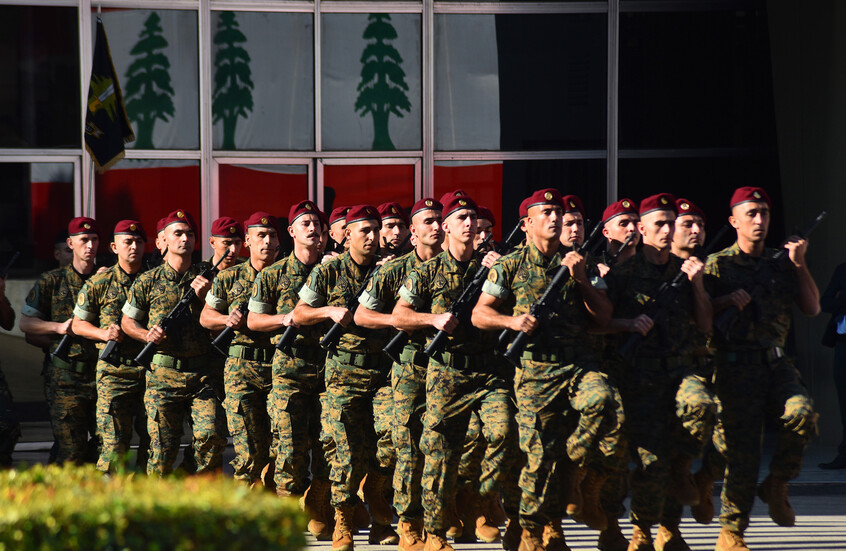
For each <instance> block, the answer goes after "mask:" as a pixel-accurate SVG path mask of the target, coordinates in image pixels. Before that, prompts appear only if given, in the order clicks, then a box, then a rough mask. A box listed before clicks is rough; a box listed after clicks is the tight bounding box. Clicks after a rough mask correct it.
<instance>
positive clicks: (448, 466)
mask: <svg viewBox="0 0 846 551" xmlns="http://www.w3.org/2000/svg"><path fill="white" fill-rule="evenodd" d="M447 199H448V200H447V202H446V203H445V204H444V209H443V215H444V216H443V218H444V229H445V232H446V234H447V235H448V236H449V245H448V248H447V250H445V251H443V252H441V253H439V254H438V255H437V256H435V258H433V259H431V260H429V261H428V262H426V263H425V264H423V265H422V266H420V267H419V268H417V269H415V270H412V271H411V273H410V274H409V275H408V277H407V278H406V281H405V283H404V285H403V287H402V288H401V289H400V298H399V300H398V301H397V304H396V307H395V308H394V312H393V319H394V324H395V325H396V327H397V328H398V329H400V330H403V331H407V332H409V333H413V332H415V331H420V332H422V333H423V335H425V336H426V338H427V341H429V342H431V339H432V338H433V337H434V335H435V333H437V332H438V331H440V330H443V331H445V332H446V333H448V334H449V337H448V339H447V344H446V346H445V348H444V351H443V352H439V353H435V354H434V355H432V356H431V357H430V359H429V366H428V369H427V373H426V388H427V393H426V416H425V426H424V429H423V436H422V438H421V444H420V445H421V450H422V451H423V453H424V454H425V460H424V467H423V488H424V494H423V508H424V527H425V529H426V534H427V535H426V544H425V549H426V550H429V551H439V550H441V549H447V550H449V549H452V547H451V546H450V545H449V544H448V543H447V541H446V539H445V537H446V530H447V528H448V524H449V518H448V516H449V511H448V507H449V504H450V503H451V500H452V496H454V495H455V492H456V485H457V477H458V465H459V460H460V455H461V453H460V452H461V449H462V445H463V443H464V442H465V440H466V437H467V428H468V424H469V421H470V417H471V415H472V413H473V412H474V411H475V412H477V413H478V415H479V417H480V419H481V421H482V425H483V434H484V436H485V440H486V444H487V448H486V451H485V461H484V462H483V468H484V472H483V473H482V477H481V480H480V481H479V487H478V489H476V491H477V492H478V494H479V495H481V497H482V498H488V497H490V496H498V495H499V489H500V487H501V486H502V482H503V478H504V477H505V476H506V474H507V473H508V472H509V469H510V465H509V464H508V463H509V461H510V460H512V459H513V454H512V453H510V452H509V446H513V445H514V444H516V442H515V437H516V434H515V432H516V431H515V430H514V427H513V426H512V422H511V416H512V411H511V407H510V394H509V386H510V385H509V382H508V381H507V380H506V379H505V378H504V377H502V376H501V375H500V374H499V373H496V370H495V369H494V368H493V366H491V365H490V363H489V362H487V361H486V360H485V357H484V355H482V354H481V351H482V350H483V348H484V345H483V344H482V343H481V342H480V340H481V339H480V333H479V331H478V330H477V329H476V328H474V327H472V326H471V325H470V324H469V323H468V321H469V320H467V319H464V320H463V321H461V322H459V319H458V318H457V317H456V316H455V315H453V314H452V313H450V307H451V306H452V304H453V302H454V301H455V300H457V299H458V297H459V296H460V295H461V293H462V291H463V289H464V288H465V286H466V285H467V284H469V283H470V281H471V280H472V279H473V277H474V276H475V274H476V272H477V271H478V270H479V269H480V267H481V266H480V261H479V259H478V258H477V257H476V256H474V250H473V240H474V238H475V234H476V210H477V207H476V203H475V201H473V200H472V199H471V198H470V197H467V196H466V195H461V196H457V195H452V196H451V197H448V198H447ZM483 262H484V263H485V264H484V265H485V266H487V267H489V266H490V265H491V264H492V263H493V255H488V256H486V257H485V259H484V261H483Z"/></svg>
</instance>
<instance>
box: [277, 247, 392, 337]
mask: <svg viewBox="0 0 846 551" xmlns="http://www.w3.org/2000/svg"><path fill="white" fill-rule="evenodd" d="M379 268H381V266H376V265H375V263H374V266H373V268H371V269H370V271H369V272H367V275H366V276H364V280H363V281H362V282H361V285H360V286H359V288H358V289H356V291H355V294H354V295H353V296H352V297H350V299H349V300H347V304H346V306H344V307H345V308H346V309H347V310H348V311H349V313H350V315H355V311H356V309H357V308H358V297H360V296H361V294H362V293H363V292H364V289H365V288H366V287H367V283H368V282H369V281H370V278H372V277H373V276H374V275H376V272H378V271H379ZM344 330H345V327H344V326H343V325H341V324H340V323H337V322H335V324H333V325H332V327H330V328H329V331H327V332H326V334H325V335H323V338H322V339H320V346H322V347H323V348H324V349H326V350H330V349H333V348H335V347H336V346H338V341H339V340H341V335H343V334H344ZM279 342H280V343H281V342H282V341H281V340H280V341H279Z"/></svg>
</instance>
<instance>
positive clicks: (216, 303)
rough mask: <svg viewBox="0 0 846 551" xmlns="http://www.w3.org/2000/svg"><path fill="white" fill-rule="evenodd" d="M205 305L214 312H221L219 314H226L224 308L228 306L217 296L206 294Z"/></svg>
mask: <svg viewBox="0 0 846 551" xmlns="http://www.w3.org/2000/svg"><path fill="white" fill-rule="evenodd" d="M206 304H208V305H209V306H211V307H212V308H214V309H215V310H217V311H218V312H221V313H226V307H227V306H229V304H228V303H227V302H226V300H224V299H222V298H220V297H218V296H215V295H214V294H212V293H207V294H206Z"/></svg>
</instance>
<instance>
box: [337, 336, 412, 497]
mask: <svg viewBox="0 0 846 551" xmlns="http://www.w3.org/2000/svg"><path fill="white" fill-rule="evenodd" d="M341 354H342V355H341V357H343V355H345V354H346V353H341ZM338 358H339V356H338V355H337V354H333V353H329V354H328V355H327V357H326V397H325V401H324V407H323V428H324V430H325V431H326V432H327V436H326V438H325V439H324V440H325V442H324V446H325V445H326V442H328V443H329V444H330V445H331V444H334V450H335V451H334V454H332V455H328V454H327V457H326V459H327V461H328V462H329V463H330V475H329V480H330V481H331V482H332V497H331V502H332V506H333V507H336V508H337V507H340V506H342V505H353V504H355V503H357V502H358V495H357V492H358V488H359V485H360V483H361V481H362V480H363V479H364V476H365V475H366V474H367V473H368V472H378V473H381V474H383V475H385V476H388V477H390V476H392V475H393V468H394V461H395V458H396V456H395V455H394V454H393V453H392V451H391V450H389V449H385V448H384V447H380V446H379V445H378V442H379V440H380V438H382V437H380V436H379V435H378V434H377V431H376V427H377V426H381V427H385V426H390V423H391V420H390V418H388V419H387V420H384V419H377V416H380V415H388V414H390V415H392V412H390V411H389V410H387V409H386V408H384V407H381V408H380V407H379V404H380V403H382V404H383V405H384V400H385V398H386V397H387V396H389V395H390V394H391V393H390V386H389V385H387V384H386V382H387V373H386V372H385V371H384V369H383V366H384V364H383V362H382V358H381V357H379V356H376V355H367V356H364V364H365V365H364V366H355V365H350V364H348V363H341V362H340V361H339V360H338ZM356 358H362V355H356ZM377 394H378V395H380V397H379V398H377ZM389 438H390V436H388V439H389ZM389 441H390V440H388V442H389Z"/></svg>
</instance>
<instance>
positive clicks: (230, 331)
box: [212, 300, 248, 356]
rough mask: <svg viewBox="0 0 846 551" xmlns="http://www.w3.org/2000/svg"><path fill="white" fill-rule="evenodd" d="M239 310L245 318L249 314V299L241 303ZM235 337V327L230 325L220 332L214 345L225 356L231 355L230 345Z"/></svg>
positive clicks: (213, 342)
mask: <svg viewBox="0 0 846 551" xmlns="http://www.w3.org/2000/svg"><path fill="white" fill-rule="evenodd" d="M238 311H239V312H241V315H242V316H244V318H246V316H247V315H248V313H247V300H245V301H244V302H242V303H241V305H240V306H239V307H238ZM234 338H235V328H234V327H229V326H227V327H224V328H223V331H221V332H220V334H218V336H217V337H215V339H214V340H213V341H212V346H213V347H214V349H215V350H217V351H218V352H220V353H221V354H222V355H223V356H229V347H230V346H232V339H234Z"/></svg>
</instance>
